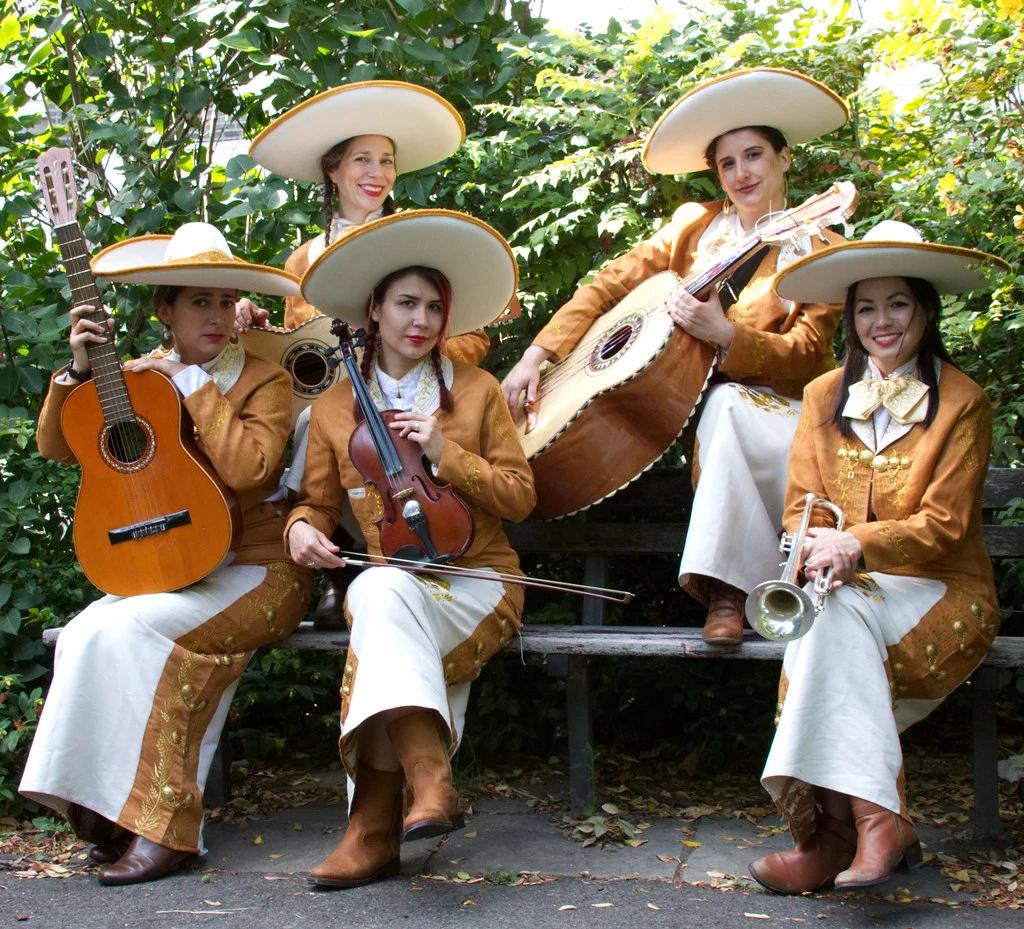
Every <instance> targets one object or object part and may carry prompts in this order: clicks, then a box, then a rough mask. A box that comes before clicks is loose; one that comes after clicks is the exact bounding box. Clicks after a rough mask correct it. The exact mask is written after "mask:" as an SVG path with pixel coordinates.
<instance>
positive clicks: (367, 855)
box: [309, 764, 402, 890]
mask: <svg viewBox="0 0 1024 929" xmlns="http://www.w3.org/2000/svg"><path fill="white" fill-rule="evenodd" d="M401 831H402V772H401V771H378V770H376V769H375V768H371V767H369V765H364V764H361V765H360V766H359V771H358V772H357V774H356V795H355V797H354V798H353V800H352V808H351V810H349V815H348V826H347V827H346V829H345V835H344V836H342V839H341V841H340V842H339V843H338V845H337V847H336V848H335V849H334V851H333V852H331V853H330V855H328V856H327V857H326V858H325V859H324V860H323V861H321V862H320V864H318V865H317V866H316V867H315V868H313V870H312V871H310V872H309V882H310V883H311V884H313V885H314V886H315V887H319V888H322V889H325V890H338V889H342V888H347V887H360V886H362V885H363V884H370V883H372V882H373V881H379V880H383V879H384V878H386V877H394V876H395V875H396V874H398V873H399V871H400V869H401V866H402V861H401V851H400V848H399V839H400V835H401Z"/></svg>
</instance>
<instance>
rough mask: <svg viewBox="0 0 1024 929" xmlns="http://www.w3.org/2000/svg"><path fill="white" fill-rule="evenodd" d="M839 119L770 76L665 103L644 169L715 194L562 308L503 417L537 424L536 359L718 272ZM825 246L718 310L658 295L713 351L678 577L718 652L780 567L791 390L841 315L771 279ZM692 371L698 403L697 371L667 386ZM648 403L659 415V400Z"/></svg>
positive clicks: (813, 242) (780, 202)
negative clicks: (625, 303) (684, 282)
mask: <svg viewBox="0 0 1024 929" xmlns="http://www.w3.org/2000/svg"><path fill="white" fill-rule="evenodd" d="M847 116H848V109H847V106H846V104H845V103H844V102H843V101H842V100H841V99H840V98H839V97H837V96H836V95H835V94H834V93H832V91H830V90H829V89H828V88H827V87H825V86H824V85H822V84H819V83H818V82H816V81H813V80H811V79H809V78H807V77H805V76H803V75H801V74H796V73H794V72H790V71H782V70H777V69H772V68H754V69H751V70H745V71H737V72H733V73H731V74H727V75H725V76H724V77H721V78H717V79H715V80H711V81H708V82H706V83H704V84H701V85H699V86H698V87H697V88H696V89H694V90H693V91H691V92H690V93H688V94H687V95H685V96H684V97H683V98H682V99H680V100H679V101H678V102H677V103H675V104H674V105H673V106H672V107H671V108H670V109H669V110H668V111H667V112H666V113H665V114H663V115H662V117H661V119H659V121H658V123H657V124H656V125H655V127H654V129H653V130H652V131H651V134H650V137H649V138H648V140H647V144H646V147H645V149H644V162H645V164H646V166H647V168H648V169H649V170H651V171H654V172H661V173H684V172H690V171H699V170H702V169H703V168H705V167H708V168H710V169H711V170H712V171H713V172H714V173H715V175H716V177H717V178H718V180H719V182H720V183H721V185H722V187H723V189H724V191H725V194H726V199H725V200H723V201H718V202H714V203H686V204H684V205H683V206H681V207H680V208H679V209H678V210H676V212H675V214H674V216H673V217H672V220H671V222H670V223H668V224H667V225H666V226H665V227H664V228H663V229H662V230H661V231H660V232H658V233H657V234H656V235H654V236H653V237H652V238H650V239H648V240H646V241H644V242H641V243H640V244H639V245H637V246H636V247H635V248H633V249H632V250H631V251H629V252H627V253H626V254H625V255H623V256H621V257H620V258H617V259H615V260H614V261H613V262H611V263H610V264H609V265H607V266H606V267H605V268H604V269H603V270H602V271H601V272H600V273H599V274H598V275H597V276H596V277H595V279H594V281H593V282H592V283H590V284H587V285H585V286H584V287H581V288H580V289H579V290H578V291H577V292H576V294H575V295H574V296H573V298H572V299H571V300H570V301H569V302H568V303H567V304H565V305H564V306H563V307H562V308H561V309H559V310H558V312H557V313H556V314H555V315H554V316H553V317H552V318H551V320H550V322H549V323H548V324H547V325H546V326H545V327H544V329H543V330H541V332H540V333H539V334H538V336H537V337H536V338H535V339H534V341H533V344H532V345H531V346H530V347H529V348H528V349H527V350H526V352H525V353H524V354H523V357H522V359H521V360H520V361H519V363H518V364H517V365H516V366H515V367H514V368H513V369H512V371H511V372H510V373H509V375H508V376H507V377H506V378H505V381H504V384H503V389H504V393H505V397H506V400H507V402H508V405H509V407H510V409H511V410H512V413H513V416H514V417H515V418H516V419H517V420H519V419H520V418H521V417H522V416H524V415H525V416H526V417H527V419H528V421H529V419H530V417H531V416H536V411H537V404H538V401H539V397H538V381H539V379H540V368H541V365H542V364H543V363H544V362H546V361H549V360H556V359H560V358H562V357H564V356H565V355H566V354H567V353H568V352H570V351H571V350H572V349H573V347H574V346H575V345H576V344H577V342H579V341H580V340H581V338H582V337H583V336H584V333H585V331H586V329H587V327H588V326H589V325H590V324H591V323H592V322H593V321H594V320H595V319H597V318H598V317H599V316H600V315H601V314H603V313H606V312H608V311H609V310H610V309H611V308H612V307H614V306H615V304H617V303H618V302H619V301H620V300H622V299H623V298H624V297H626V296H627V295H628V294H629V293H630V292H631V291H632V290H633V289H634V288H637V287H638V286H639V285H641V284H642V283H643V282H644V281H646V280H647V279H649V278H651V277H652V276H653V275H655V274H658V273H659V272H662V271H665V270H669V269H670V270H673V271H675V272H677V273H678V274H680V275H681V276H684V277H685V276H686V275H687V274H688V273H689V272H690V271H691V270H693V269H695V268H698V269H699V268H701V267H703V266H706V265H713V264H715V262H716V261H719V260H721V259H722V258H723V257H725V256H727V255H729V254H730V253H732V252H734V251H735V249H736V246H737V244H738V243H740V242H742V241H743V240H744V238H745V236H747V235H748V234H749V233H750V232H751V231H753V230H754V229H755V227H757V226H758V224H759V223H761V222H762V221H764V220H765V219H767V218H768V217H770V216H771V215H772V214H775V213H778V212H779V211H781V210H784V209H785V208H786V172H787V171H788V169H789V166H790V149H789V146H790V144H793V143H796V142H802V141H806V140H808V139H812V138H814V137H815V136H817V135H820V134H822V133H824V132H829V131H831V130H833V129H836V128H837V127H838V126H840V125H842V124H843V123H844V122H845V121H846V118H847ZM835 241H839V237H838V236H835V235H834V234H832V233H830V232H827V231H825V232H822V233H821V234H820V235H813V236H809V235H806V234H805V235H802V236H797V237H796V238H794V239H791V240H789V241H786V242H784V243H783V244H782V245H781V246H780V245H774V246H772V248H771V250H770V251H769V252H768V253H767V255H765V257H764V258H763V259H762V260H761V262H760V264H759V265H758V267H757V269H756V271H755V272H754V275H753V277H752V278H751V280H750V282H749V283H748V284H747V286H746V287H745V288H744V289H743V290H742V291H741V292H740V294H739V295H738V297H735V298H734V302H733V303H732V305H731V306H730V307H729V309H728V311H727V312H723V307H722V304H721V302H720V299H719V296H718V294H717V293H715V292H714V291H712V292H711V293H710V295H709V296H707V297H706V299H703V300H702V299H698V298H697V297H695V296H691V295H690V294H689V293H687V292H686V291H685V290H683V289H682V288H680V289H679V290H677V291H676V292H675V294H674V295H673V296H671V297H670V298H669V299H668V301H667V305H666V309H667V312H668V314H669V315H670V316H671V318H672V320H673V321H674V322H675V323H676V325H677V326H678V327H680V328H681V329H682V330H684V332H686V333H688V334H689V335H690V336H692V337H693V338H694V339H696V340H698V342H700V343H705V344H709V345H711V346H713V347H714V348H715V349H716V350H717V368H718V374H717V375H716V376H715V377H714V379H713V380H712V384H713V385H714V386H712V387H711V388H710V390H709V391H708V393H707V399H706V401H705V403H704V406H703V409H702V410H701V412H700V419H699V422H698V425H697V430H696V446H695V451H694V456H693V462H692V465H693V479H694V484H695V488H694V489H695V493H694V501H693V508H692V511H691V515H690V522H689V531H688V535H687V541H686V545H685V547H684V551H683V557H682V563H681V565H680V574H679V580H680V585H681V586H683V587H684V589H686V590H687V591H688V592H689V593H690V594H692V595H693V596H694V597H696V598H697V599H698V600H700V601H702V602H704V603H706V604H707V605H708V615H707V620H706V622H705V625H704V639H705V640H706V641H707V642H710V643H713V644H719V645H732V644H738V643H739V642H740V641H741V640H742V630H743V602H744V599H745V597H746V592H747V591H749V590H750V589H752V588H753V587H754V586H755V585H756V584H758V583H759V582H761V581H763V580H766V579H767V578H768V577H770V576H773V575H774V574H776V573H777V566H778V547H777V534H776V528H777V526H778V525H779V519H780V517H781V514H782V498H783V492H784V489H785V474H786V469H785V462H786V458H787V456H788V454H789V446H790V442H791V441H792V437H793V432H794V430H795V428H796V421H797V416H798V413H799V409H800V403H799V397H800V391H801V389H802V387H803V385H804V384H805V383H806V382H807V381H809V380H810V379H811V378H813V377H815V376H816V375H818V374H820V373H821V372H823V371H825V370H827V369H828V368H830V367H831V366H832V365H833V360H832V352H831V340H832V335H833V333H834V331H835V327H836V323H837V314H836V311H835V310H834V309H833V308H831V307H829V306H827V305H826V304H823V303H814V304H802V303H794V302H792V301H784V300H780V299H779V298H778V297H776V296H775V295H773V294H772V292H771V282H772V279H773V278H774V276H775V273H776V271H777V270H778V269H780V268H782V267H784V266H785V265H787V264H788V263H791V262H793V261H795V260H796V259H797V258H798V257H800V255H802V254H805V253H807V252H810V251H812V250H814V249H818V248H820V247H822V246H824V245H827V244H829V243H830V242H835ZM694 347H695V348H696V349H700V345H695V346H694ZM693 367H694V368H696V367H697V359H696V357H695V358H694V365H693ZM694 377H696V378H697V383H696V384H695V386H696V391H695V392H696V395H697V396H699V391H700V388H701V387H702V383H703V380H704V378H705V377H706V368H701V369H700V370H699V371H687V370H678V369H677V370H676V371H675V372H674V374H670V379H669V381H668V382H667V383H666V384H665V385H664V387H665V390H666V391H667V392H668V391H673V390H674V389H676V388H674V386H673V380H675V381H678V382H679V385H678V389H683V387H682V381H683V379H687V380H688V381H689V380H692V379H693V378H694ZM687 389H689V388H687ZM650 403H651V404H652V408H656V407H657V405H658V397H657V396H652V397H651V398H650ZM681 426H682V423H680V424H679V428H681ZM528 428H529V422H528ZM649 464H650V461H648V462H646V463H645V466H647V465H649ZM636 473H638V472H635V473H633V474H630V475H629V476H628V477H627V478H626V479H625V480H624V481H623V483H625V482H627V481H628V480H630V479H632V478H633V477H635V476H636ZM538 481H539V478H538Z"/></svg>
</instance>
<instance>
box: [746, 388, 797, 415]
mask: <svg viewBox="0 0 1024 929" xmlns="http://www.w3.org/2000/svg"><path fill="white" fill-rule="evenodd" d="M736 390H737V392H738V393H739V396H740V398H741V399H743V400H745V401H746V402H747V403H749V404H750V405H751V406H755V407H757V408H758V409H759V410H764V411H765V412H766V413H776V414H778V415H780V416H798V415H799V411H798V410H794V409H793V408H792V407H791V406H790V405H789V404H788V403H787V402H786V401H785V400H783V399H782V398H781V397H777V396H776V395H775V394H770V393H766V392H765V391H763V390H754V389H753V388H752V387H747V386H746V385H745V384H737V385H736Z"/></svg>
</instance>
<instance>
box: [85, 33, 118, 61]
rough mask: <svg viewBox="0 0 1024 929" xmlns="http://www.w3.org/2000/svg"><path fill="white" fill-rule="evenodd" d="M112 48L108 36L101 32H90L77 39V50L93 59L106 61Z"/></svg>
mask: <svg viewBox="0 0 1024 929" xmlns="http://www.w3.org/2000/svg"><path fill="white" fill-rule="evenodd" d="M113 50H114V48H113V46H112V45H111V43H110V36H108V35H106V34H105V33H102V32H90V33H89V34H88V35H84V36H82V38H80V39H79V40H78V51H79V52H81V53H82V54H83V55H84V56H85V57H86V58H91V59H93V61H107V60H108V59H109V58H110V56H111V54H112V53H113Z"/></svg>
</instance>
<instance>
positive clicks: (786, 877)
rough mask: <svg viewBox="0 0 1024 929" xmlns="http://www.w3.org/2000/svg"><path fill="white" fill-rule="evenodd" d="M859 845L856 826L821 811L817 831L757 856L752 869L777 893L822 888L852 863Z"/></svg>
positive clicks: (752, 873)
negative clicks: (790, 845) (787, 847)
mask: <svg viewBox="0 0 1024 929" xmlns="http://www.w3.org/2000/svg"><path fill="white" fill-rule="evenodd" d="M856 847H857V833H856V831H855V830H854V828H853V826H850V825H847V824H846V823H844V822H841V821H840V820H838V819H836V818H835V817H834V816H830V815H829V814H828V813H825V812H821V813H819V814H818V825H817V828H816V829H815V831H814V835H812V836H811V837H810V838H809V839H806V840H805V841H803V842H801V843H800V844H799V845H797V846H796V848H793V849H790V850H789V851H786V852H776V853H775V854H774V855H766V856H765V857H764V858H759V859H757V861H754V862H752V863H751V865H750V873H751V875H752V876H753V878H754V880H756V881H757V882H758V883H759V884H761V885H762V886H763V887H767V888H768V889H769V890H771V891H773V892H774V893H777V894H802V893H807V892H809V891H814V890H820V889H821V888H822V887H827V886H828V885H830V884H831V883H832V882H833V880H835V877H836V875H837V874H839V872H840V871H842V870H843V869H844V868H848V867H849V866H850V862H851V861H853V855H854V850H855V849H856Z"/></svg>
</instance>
